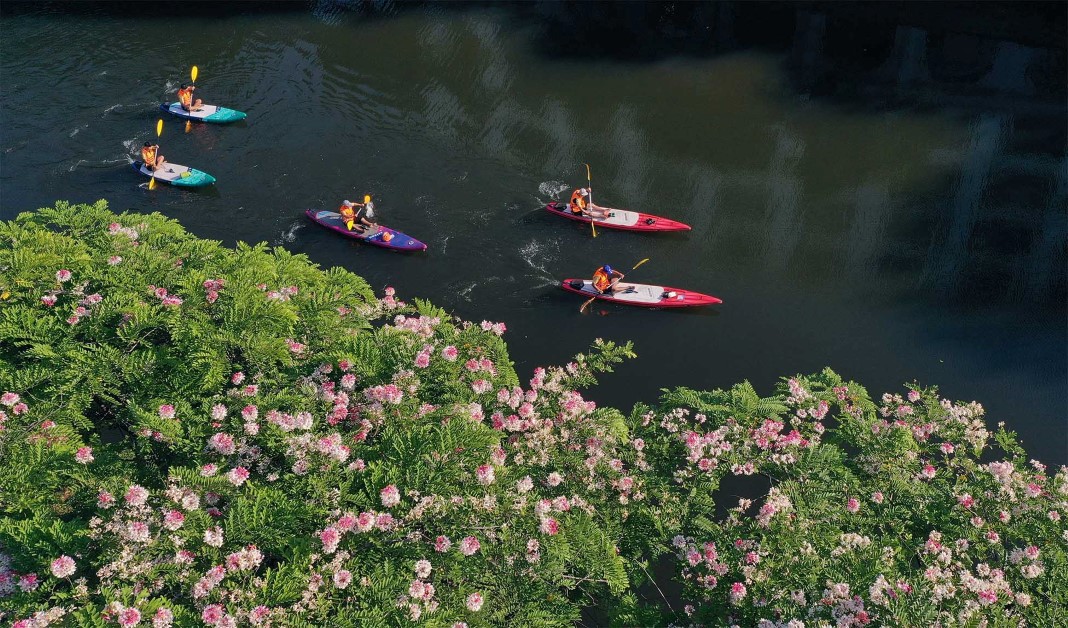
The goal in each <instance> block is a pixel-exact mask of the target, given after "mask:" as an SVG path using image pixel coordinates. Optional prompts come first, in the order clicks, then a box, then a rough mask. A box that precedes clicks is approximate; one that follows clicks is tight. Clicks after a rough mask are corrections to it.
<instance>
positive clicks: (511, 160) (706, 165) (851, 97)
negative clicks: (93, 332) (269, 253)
mask: <svg viewBox="0 0 1068 628" xmlns="http://www.w3.org/2000/svg"><path fill="white" fill-rule="evenodd" d="M174 6H175V7H180V8H174V7H172V8H171V9H168V11H167V14H166V15H154V14H152V13H151V12H150V11H149V9H147V8H146V5H119V6H116V5H107V6H95V5H82V6H78V7H70V6H65V5H61V6H44V7H38V6H24V5H12V3H5V6H4V8H3V13H2V17H0V39H2V40H3V45H2V46H0V88H2V89H0V197H2V198H0V200H2V205H0V207H2V209H0V215H2V216H3V217H5V218H8V217H11V216H13V215H14V214H15V213H16V212H17V211H22V210H27V209H34V208H37V207H40V206H45V205H51V204H52V203H53V202H54V201H55V200H56V199H70V200H73V201H85V202H88V201H94V200H96V199H99V198H106V199H108V200H109V201H110V202H111V206H112V208H113V209H115V210H119V211H121V210H124V209H132V210H135V211H143V212H150V211H158V212H161V213H163V214H165V215H167V216H170V217H173V218H176V219H178V220H180V221H181V222H182V223H183V224H184V225H185V226H186V227H187V228H188V229H189V230H190V231H192V232H193V233H195V234H197V235H199V236H202V237H208V238H216V239H220V240H223V241H224V242H226V243H232V242H235V241H237V240H244V241H248V242H257V241H267V242H269V243H272V244H277V245H283V246H285V247H287V248H289V249H291V250H293V251H296V252H301V253H306V254H307V255H309V256H310V257H311V258H312V259H313V260H315V261H316V262H318V263H320V264H322V265H323V266H334V265H338V266H343V267H345V268H348V269H350V270H353V271H355V272H357V273H360V274H361V275H363V276H364V277H366V278H368V280H369V281H371V283H372V284H373V285H375V286H376V287H379V288H381V287H384V286H386V285H394V286H396V287H397V289H398V292H399V294H400V295H401V296H402V298H410V297H425V298H429V299H431V300H432V301H434V302H435V303H437V304H439V305H442V306H444V307H446V308H448V309H450V310H452V311H454V312H455V313H456V314H457V315H459V316H462V317H464V318H468V319H473V320H476V321H477V320H482V319H489V320H503V321H505V322H506V323H507V324H508V328H509V331H508V333H507V335H506V339H507V340H508V341H509V343H510V345H511V347H512V350H513V357H514V358H515V359H516V360H517V363H518V366H519V368H520V370H521V372H523V371H528V372H529V370H530V369H532V368H533V367H534V366H536V365H538V364H544V363H560V362H564V361H566V360H567V359H569V357H570V356H571V355H573V354H574V353H576V352H577V351H580V350H582V349H583V348H584V347H586V346H587V345H588V344H589V343H590V342H591V341H592V340H593V339H594V338H596V337H598V336H600V337H604V338H610V339H615V340H627V339H630V340H633V341H634V342H635V347H636V350H637V352H638V354H639V356H640V357H639V359H638V360H636V361H633V362H631V363H628V364H627V365H625V366H623V367H622V368H620V369H619V370H618V371H617V372H616V373H615V374H613V375H608V376H606V377H605V378H604V379H603V381H602V384H601V385H600V386H599V387H598V388H596V389H595V390H594V391H592V396H593V397H594V398H595V399H597V400H598V401H599V402H601V403H608V404H613V405H617V406H619V407H624V408H626V407H629V405H630V404H631V403H633V402H636V401H640V400H645V401H652V400H653V399H655V397H656V395H657V394H658V391H659V389H660V388H662V387H668V386H675V385H686V386H691V387H696V388H712V387H718V386H726V385H729V384H731V383H733V382H736V381H739V380H742V379H749V380H750V381H752V382H753V383H754V384H755V385H756V386H757V387H758V389H762V390H768V388H769V387H770V386H771V385H772V384H773V383H774V382H775V378H776V377H778V376H781V375H790V374H793V373H797V372H810V371H813V370H817V369H820V368H822V367H823V366H828V365H829V366H831V367H833V368H834V369H836V370H838V371H839V372H840V373H842V374H844V375H845V376H847V377H850V378H853V379H856V380H858V381H860V382H862V383H864V384H865V385H866V386H868V387H869V389H870V390H871V391H873V392H882V391H888V390H889V391H896V390H898V388H897V387H898V386H899V385H900V384H901V383H902V382H904V381H908V380H912V379H913V378H915V379H918V380H919V381H921V382H923V383H937V384H939V385H941V387H942V390H943V394H945V395H947V396H950V397H953V398H962V399H977V400H979V401H980V402H982V403H983V404H984V405H985V406H986V407H987V408H988V410H989V412H990V419H991V421H992V422H997V421H1005V422H1006V423H1007V424H1008V425H1009V426H1010V427H1012V428H1014V429H1016V430H1018V431H1019V432H1020V434H1021V436H1022V437H1023V440H1024V442H1025V445H1026V446H1027V447H1028V449H1029V452H1031V453H1032V455H1034V456H1036V457H1039V458H1042V459H1044V460H1046V461H1049V462H1061V463H1063V462H1068V440H1066V439H1068V430H1066V427H1068V426H1066V416H1068V415H1066V413H1065V409H1066V407H1065V406H1066V400H1068V368H1066V351H1068V338H1066V321H1068V311H1066V305H1065V299H1066V270H1065V268H1066V256H1065V242H1066V234H1068V228H1066V225H1068V220H1066V198H1068V181H1066V179H1068V175H1066V172H1065V171H1066V163H1068V162H1066V156H1065V137H1066V130H1065V126H1066V124H1065V117H1066V116H1065V114H1066V107H1065V90H1064V71H1065V63H1064V54H1065V50H1064V40H1063V28H1061V29H1060V30H1059V31H1057V30H1056V29H1055V28H1054V31H1053V32H1052V34H1050V32H1047V31H1045V30H1041V29H1035V28H1032V27H1031V25H1032V24H1033V23H1039V24H1042V23H1046V22H1049V20H1045V19H1043V16H1042V15H1041V14H1040V13H1041V12H1039V14H1036V15H1035V16H1030V15H1028V14H1027V12H1026V11H1024V12H1023V13H1022V14H1021V15H1022V17H1020V20H1019V22H1018V23H1017V24H1016V26H1017V27H1016V28H1015V30H1014V28H1013V27H1012V24H1009V26H1008V27H1006V26H1004V25H1000V24H993V25H986V26H989V27H990V28H987V29H986V30H985V31H984V28H985V26H984V24H983V23H982V22H981V20H980V23H979V24H978V26H977V25H976V24H975V23H974V22H975V21H974V20H972V21H971V22H968V21H966V20H965V21H960V20H957V19H956V18H955V17H954V16H953V15H946V16H941V17H940V16H938V15H937V11H934V10H933V9H932V8H931V7H930V6H928V5H922V6H925V7H927V8H925V9H924V10H923V11H919V13H924V12H926V13H925V15H926V17H923V16H920V17H919V18H916V19H912V18H908V19H906V17H903V16H902V15H891V16H889V17H887V16H886V15H881V14H880V15H879V16H876V17H877V18H878V19H876V18H872V19H868V18H867V17H866V16H865V13H864V11H865V9H864V8H863V7H860V8H854V9H851V10H849V11H845V12H844V13H843V10H835V11H833V12H831V13H821V12H820V11H821V10H820V9H818V8H812V7H813V6H816V5H796V6H795V5H757V4H750V3H738V4H733V3H723V4H719V5H688V4H680V5H678V7H676V5H663V6H652V5H650V6H646V5H627V4H624V5H616V6H611V7H604V6H599V5H587V4H582V3H579V4H578V5H577V6H576V5H561V4H548V5H544V4H524V5H519V6H497V7H474V8H471V7H468V8H459V7H455V6H448V7H446V6H437V5H431V6H427V7H423V6H400V7H398V6H395V5H392V4H390V3H381V4H363V3H361V4H355V5H353V8H349V7H347V6H346V5H344V4H338V3H311V4H304V5H296V6H286V7H283V6H280V5H270V6H268V7H261V6H258V5H251V4H243V3H237V4H235V5H229V6H226V7H223V8H222V9H219V8H218V7H216V8H215V9H212V8H211V7H212V6H213V5H201V4H195V3H192V4H190V3H184V4H182V5H174ZM805 7H808V8H805ZM669 8H670V11H669V10H668V9H669ZM209 10H212V11H214V12H211V13H205V11H209ZM953 10H958V11H959V10H960V9H959V8H956V9H953ZM947 11H949V9H947ZM876 13H878V11H876ZM883 13H885V11H883ZM932 16H934V17H932ZM980 17H981V16H980ZM1018 17H1019V16H1018ZM943 18H944V19H943ZM910 19H912V21H909V20H910ZM958 23H960V24H966V27H961V28H960V29H958V30H954V28H957V27H956V26H953V25H955V24H958ZM576 24H586V25H587V26H586V27H585V28H582V27H578V26H576ZM947 24H948V26H947ZM995 27H996V28H995ZM1021 32H1023V33H1024V34H1030V35H1034V33H1038V36H1037V38H1036V37H1031V38H1030V39H1029V38H1028V37H1021V36H1020V33H1021ZM583 39H586V40H588V43H586V44H582V43H580V42H581V41H582V40H583ZM193 64H196V65H198V66H199V69H200V75H199V78H198V81H197V85H198V87H199V90H198V96H201V97H203V98H204V99H205V101H206V102H211V103H219V104H224V105H227V106H230V107H233V108H237V109H240V110H243V111H247V112H248V113H249V118H248V121H247V123H239V124H237V125H233V126H229V127H216V126H210V125H205V126H201V125H198V126H194V127H193V128H192V129H191V131H190V132H188V133H186V132H184V128H183V126H184V124H183V123H182V122H181V121H179V120H177V119H174V118H170V117H167V118H165V119H164V120H165V122H164V123H165V130H164V133H163V137H162V139H161V140H160V144H161V146H162V151H161V152H162V153H163V154H164V155H166V157H167V158H168V159H169V160H171V161H174V162H178V163H182V164H187V165H191V166H194V167H197V168H200V169H203V170H206V171H208V172H210V173H212V174H213V175H214V176H216V177H217V178H218V181H219V182H218V184H217V185H216V186H215V187H214V188H212V189H209V190H206V191H202V192H189V191H182V190H178V189H174V188H169V187H167V186H160V187H159V188H158V189H156V190H155V191H152V192H150V191H148V190H147V189H146V186H145V185H144V182H143V180H142V179H141V178H139V177H138V175H136V174H135V173H134V172H133V171H132V170H131V169H130V167H129V165H128V164H129V162H130V161H131V159H132V158H133V157H134V156H135V152H136V150H137V148H138V147H139V146H140V145H141V143H142V142H144V141H145V140H147V139H151V138H152V137H153V134H154V124H155V121H156V119H157V118H158V117H159V116H158V113H159V112H158V110H156V106H157V105H158V103H159V102H160V101H162V100H164V99H167V100H170V99H173V96H174V90H175V89H176V88H177V85H178V84H179V83H180V82H181V81H183V80H185V79H186V78H187V77H188V73H189V69H190V66H192V65H193ZM582 162H589V163H590V164H591V165H592V172H593V183H594V188H595V199H596V200H597V202H598V203H600V204H605V205H611V206H617V207H629V208H633V209H639V210H643V211H647V212H651V213H659V214H663V215H666V216H670V217H672V218H676V219H679V220H683V221H685V222H688V223H690V224H692V225H693V226H694V231H693V232H691V233H689V234H685V235H675V236H647V235H641V234H628V233H623V232H612V231H608V230H603V229H602V230H599V236H600V237H598V238H596V239H593V238H591V237H590V233H589V229H588V227H583V226H580V225H577V224H573V223H570V222H567V221H564V220H562V219H559V218H556V217H553V216H551V215H549V214H547V213H546V212H543V211H539V209H540V207H542V206H543V205H544V204H545V203H546V202H547V201H549V200H551V199H554V198H560V197H562V196H564V195H566V194H568V193H569V191H570V189H571V186H577V185H579V184H580V183H584V182H585V181H584V177H585V169H584V168H583V166H582ZM365 192H367V193H372V194H374V195H375V199H376V201H377V206H378V208H379V211H380V213H381V218H382V220H383V222H384V223H386V224H389V225H390V226H393V227H395V228H398V229H401V230H403V231H405V232H407V233H410V234H412V235H414V236H416V237H418V238H419V239H421V240H423V241H425V242H427V243H428V244H429V247H430V248H429V250H428V251H427V252H426V253H425V254H418V255H409V256H404V255H399V254H393V253H390V252H388V251H383V250H379V249H373V248H370V247H366V246H360V245H354V244H352V243H350V242H348V241H345V240H343V239H341V238H339V237H337V236H335V235H334V234H332V233H330V232H327V231H325V230H323V229H321V228H319V227H317V226H315V225H311V224H307V223H306V222H305V221H304V219H303V217H302V213H303V209H305V208H308V207H326V208H331V209H332V208H334V207H336V205H337V203H338V202H339V201H340V200H341V199H342V198H351V199H355V198H356V197H358V196H360V195H362V194H363V193H365ZM646 257H648V258H650V261H649V262H648V263H647V264H645V265H644V266H642V267H641V268H640V269H639V270H637V271H635V272H634V273H633V274H632V275H630V276H629V277H628V279H632V280H634V281H642V282H648V283H663V284H667V285H673V286H679V287H686V288H690V289H694V290H699V291H702V292H707V293H710V294H714V295H717V296H719V297H720V298H722V299H723V300H724V303H723V305H721V306H718V307H716V308H714V309H710V310H707V311H703V312H691V313H685V312H670V311H645V310H638V309H633V310H632V309H623V308H618V307H594V308H593V313H592V314H588V315H585V316H583V315H580V314H579V312H578V309H579V305H580V303H581V299H578V298H577V297H575V296H574V295H569V294H567V293H565V292H563V291H561V290H559V289H558V288H557V287H555V283H556V282H557V280H558V279H560V278H563V277H569V276H584V275H588V274H590V273H591V272H592V270H593V269H594V268H595V267H596V266H598V265H600V264H602V263H605V262H610V263H612V264H613V265H615V266H617V267H626V268H629V267H630V266H632V265H633V264H634V263H635V262H637V261H638V260H640V259H642V258H646Z"/></svg>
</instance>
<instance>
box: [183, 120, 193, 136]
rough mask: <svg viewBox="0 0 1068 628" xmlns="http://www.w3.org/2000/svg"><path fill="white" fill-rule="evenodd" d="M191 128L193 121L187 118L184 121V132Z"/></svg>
mask: <svg viewBox="0 0 1068 628" xmlns="http://www.w3.org/2000/svg"><path fill="white" fill-rule="evenodd" d="M192 130H193V123H192V122H191V121H189V120H186V121H185V132H186V133H188V132H190V131H192Z"/></svg>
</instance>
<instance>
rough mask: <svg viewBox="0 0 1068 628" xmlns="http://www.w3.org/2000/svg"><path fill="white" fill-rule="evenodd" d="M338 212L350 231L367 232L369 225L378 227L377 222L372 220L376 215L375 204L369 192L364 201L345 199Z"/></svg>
mask: <svg viewBox="0 0 1068 628" xmlns="http://www.w3.org/2000/svg"><path fill="white" fill-rule="evenodd" d="M338 213H340V214H341V221H342V222H344V223H345V226H346V227H348V228H349V231H357V232H359V233H366V232H367V228H368V227H371V228H375V227H378V225H377V224H375V223H374V222H372V221H371V220H370V219H371V218H374V217H375V204H374V203H372V202H371V195H369V194H368V195H366V196H364V197H363V202H362V203H353V202H352V201H348V200H346V201H344V202H343V203H341V207H339V208H338Z"/></svg>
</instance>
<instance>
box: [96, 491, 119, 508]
mask: <svg viewBox="0 0 1068 628" xmlns="http://www.w3.org/2000/svg"><path fill="white" fill-rule="evenodd" d="M114 504H115V497H114V496H112V494H111V493H109V492H107V491H101V492H100V494H99V495H97V496H96V505H97V506H98V507H100V508H105V509H106V508H111V507H112V506H113V505H114Z"/></svg>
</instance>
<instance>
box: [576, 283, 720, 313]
mask: <svg viewBox="0 0 1068 628" xmlns="http://www.w3.org/2000/svg"><path fill="white" fill-rule="evenodd" d="M560 287H561V288H563V289H564V290H567V291H568V292H574V293H577V294H581V295H583V296H585V297H586V298H590V297H596V298H597V300H599V301H612V302H614V303H622V304H623V305H637V306H638V307H699V306H702V305H715V304H717V303H723V301H722V300H721V299H717V298H716V297H713V296H710V295H707V294H701V293H700V292H694V291H692V290H683V289H682V288H669V287H667V286H651V285H649V284H643V283H623V282H622V281H621V282H619V283H618V284H616V289H615V292H611V293H607V294H600V293H598V292H597V291H596V290H594V289H593V282H592V281H590V280H589V279H565V280H563V281H562V282H561V283H560Z"/></svg>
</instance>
